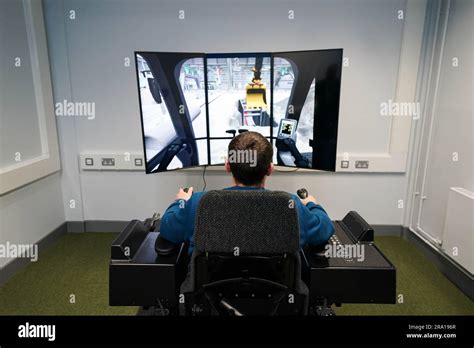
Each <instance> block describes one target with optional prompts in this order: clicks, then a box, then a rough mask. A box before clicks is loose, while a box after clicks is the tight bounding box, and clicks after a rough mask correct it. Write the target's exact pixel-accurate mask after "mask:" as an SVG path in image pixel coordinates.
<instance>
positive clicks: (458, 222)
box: [442, 187, 474, 274]
mask: <svg viewBox="0 0 474 348" xmlns="http://www.w3.org/2000/svg"><path fill="white" fill-rule="evenodd" d="M473 219H474V193H473V192H471V191H469V190H466V189H464V188H461V187H451V188H450V190H449V196H448V206H447V209H446V219H445V223H444V231H443V245H442V248H443V250H444V252H445V253H446V254H447V255H448V256H449V257H451V258H452V259H453V260H454V261H456V262H457V263H459V264H460V265H461V266H462V267H464V268H465V269H466V270H468V271H469V272H470V273H471V274H473V273H474V257H473V252H474V223H473V221H474V220H473Z"/></svg>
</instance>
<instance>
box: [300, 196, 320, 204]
mask: <svg viewBox="0 0 474 348" xmlns="http://www.w3.org/2000/svg"><path fill="white" fill-rule="evenodd" d="M300 200H301V202H302V203H303V204H304V205H306V204H308V203H309V202H313V203H314V204H317V203H316V198H314V197H313V196H311V195H308V197H306V198H301V197H300Z"/></svg>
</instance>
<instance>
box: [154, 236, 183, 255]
mask: <svg viewBox="0 0 474 348" xmlns="http://www.w3.org/2000/svg"><path fill="white" fill-rule="evenodd" d="M180 247H181V244H174V243H171V242H170V241H167V240H166V239H164V238H162V237H161V236H160V235H159V236H158V237H157V238H156V242H155V250H156V252H157V253H158V255H160V256H171V255H174V254H177V253H178V251H179V249H180Z"/></svg>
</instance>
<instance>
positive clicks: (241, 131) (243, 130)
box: [239, 129, 249, 134]
mask: <svg viewBox="0 0 474 348" xmlns="http://www.w3.org/2000/svg"><path fill="white" fill-rule="evenodd" d="M248 131H249V130H248V129H239V134H242V133H245V132H248Z"/></svg>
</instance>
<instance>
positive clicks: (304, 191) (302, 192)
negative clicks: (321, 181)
mask: <svg viewBox="0 0 474 348" xmlns="http://www.w3.org/2000/svg"><path fill="white" fill-rule="evenodd" d="M296 194H297V195H298V197H299V198H301V199H305V198H308V190H307V189H305V188H300V189H299V190H298V191H296Z"/></svg>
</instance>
